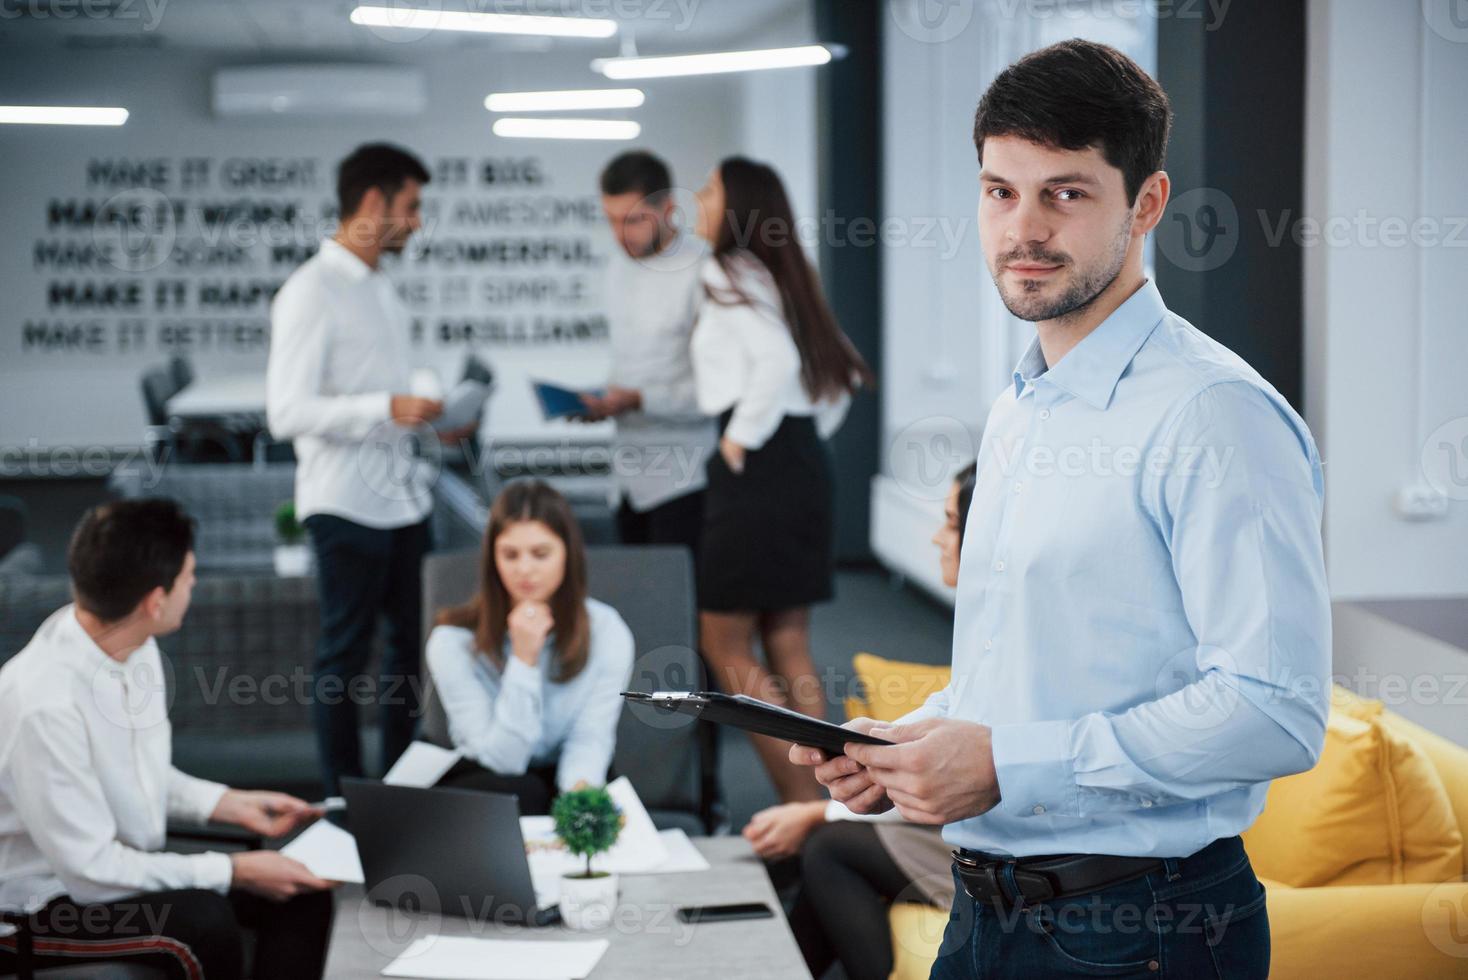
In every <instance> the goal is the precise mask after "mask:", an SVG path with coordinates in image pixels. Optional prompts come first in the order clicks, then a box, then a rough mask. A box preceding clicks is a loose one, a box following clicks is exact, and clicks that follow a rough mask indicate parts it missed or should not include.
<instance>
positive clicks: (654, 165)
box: [601, 150, 673, 201]
mask: <svg viewBox="0 0 1468 980" xmlns="http://www.w3.org/2000/svg"><path fill="white" fill-rule="evenodd" d="M672 189H673V174H672V172H671V171H669V170H668V165H667V164H666V163H664V162H663V161H662V160H660V159H659V158H658V157H655V156H653V155H652V154H651V153H649V152H647V151H646V150H628V151H627V152H626V153H623V154H621V155H620V156H618V157H617V158H616V159H614V160H612V162H611V163H609V164H607V165H606V166H605V167H603V168H602V172H601V192H602V193H603V194H605V195H607V196H608V197H612V196H615V195H617V194H626V193H628V192H629V191H636V192H637V193H638V194H639V195H640V196H642V197H647V198H652V199H653V200H654V201H657V200H660V199H661V198H662V197H663V196H664V195H666V194H667V193H668V191H670V190H672Z"/></svg>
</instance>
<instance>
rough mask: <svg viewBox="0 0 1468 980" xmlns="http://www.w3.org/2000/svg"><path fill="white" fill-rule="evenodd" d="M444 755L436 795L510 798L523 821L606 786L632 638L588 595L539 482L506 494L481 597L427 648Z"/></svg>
mask: <svg viewBox="0 0 1468 980" xmlns="http://www.w3.org/2000/svg"><path fill="white" fill-rule="evenodd" d="M427 658H428V670H429V672H430V673H431V674H432V677H433V685H434V690H435V691H437V692H438V697H439V700H440V701H441V702H442V704H443V707H444V711H445V713H446V714H447V715H448V722H449V735H450V737H451V738H452V739H453V743H454V747H455V748H457V749H459V750H460V751H461V752H463V753H464V759H463V760H462V761H461V762H459V763H458V764H457V765H456V766H455V767H454V769H452V770H451V771H450V772H449V773H448V774H447V775H446V776H444V778H443V779H442V780H441V781H440V784H439V785H443V786H457V787H461V788H470V789H484V790H493V791H496V792H503V793H515V794H516V795H518V796H519V797H520V812H521V813H522V814H534V813H542V814H543V813H548V812H549V810H550V803H551V800H552V799H553V798H554V797H555V795H556V793H557V792H560V791H563V790H568V789H574V788H578V787H580V786H583V785H601V784H603V783H605V782H606V778H607V769H608V767H609V766H610V765H611V761H612V752H613V749H614V748H615V745H616V738H617V719H618V718H619V717H620V716H621V712H622V698H621V696H620V692H622V691H624V690H626V687H627V681H628V680H629V678H630V677H631V676H632V658H633V644H632V633H631V631H630V630H628V628H627V624H626V623H625V622H623V621H622V617H621V616H619V615H618V614H617V611H616V610H615V609H613V608H612V607H611V606H608V605H607V604H606V603H603V602H598V601H597V600H595V599H592V598H589V597H588V596H587V594H586V551H585V548H584V546H583V545H582V541H581V529H580V527H579V526H578V525H577V523H576V518H575V516H574V515H573V514H572V513H571V507H570V505H569V504H568V503H567V502H566V499H565V498H564V497H562V496H561V495H560V494H559V493H558V492H557V491H556V490H554V489H553V488H551V487H550V486H548V485H547V484H545V483H542V482H541V481H539V480H520V481H516V482H513V483H510V484H509V485H507V486H506V487H505V488H504V489H503V490H502V491H501V492H500V495H499V496H498V497H497V498H495V502H494V506H493V507H492V508H491V509H490V515H489V527H488V529H487V530H486V532H485V536H484V553H483V558H482V559H481V564H480V587H479V591H478V592H477V593H476V594H475V596H474V598H473V599H471V600H470V601H469V602H467V603H466V604H464V605H462V606H456V607H454V608H451V609H445V610H443V611H442V612H440V613H439V615H438V625H437V626H435V627H434V630H433V632H432V633H431V634H429V637H428V651H427Z"/></svg>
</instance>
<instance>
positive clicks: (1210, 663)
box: [790, 40, 1331, 980]
mask: <svg viewBox="0 0 1468 980" xmlns="http://www.w3.org/2000/svg"><path fill="white" fill-rule="evenodd" d="M1171 118H1172V112H1171V108H1170V106H1169V104H1168V99H1167V96H1166V95H1165V94H1164V93H1163V91H1162V89H1161V88H1160V87H1159V86H1158V85H1157V83H1156V82H1155V81H1153V80H1152V79H1151V78H1149V77H1148V76H1147V74H1146V73H1145V72H1143V71H1142V69H1141V68H1139V67H1138V66H1137V65H1136V63H1135V62H1133V61H1132V60H1131V59H1129V58H1127V57H1126V55H1124V54H1122V53H1121V52H1119V51H1116V50H1115V49H1113V48H1110V47H1107V46H1105V45H1101V44H1095V43H1092V42H1089V41H1082V40H1071V41H1066V42H1063V43H1060V44H1056V45H1052V46H1051V47H1048V48H1045V49H1043V50H1040V51H1037V52H1035V53H1033V54H1030V55H1027V56H1026V57H1024V58H1022V59H1021V60H1020V61H1018V62H1017V63H1015V64H1014V65H1011V66H1010V67H1009V68H1007V69H1005V70H1004V71H1003V72H1001V73H1000V74H999V76H998V78H996V79H995V81H994V83H993V85H992V86H991V87H990V88H989V90H988V92H987V93H985V95H984V97H983V99H982V100H981V101H980V103H979V108H978V112H977V115H976V118H975V121H974V142H975V145H976V147H977V149H978V156H979V168H980V169H979V174H978V177H979V211H978V215H979V237H980V239H981V241H982V243H983V248H984V256H985V259H986V260H987V262H988V265H989V273H990V275H991V276H992V277H993V279H994V283H995V285H996V286H997V287H998V290H999V295H1000V297H1001V298H1002V299H1003V301H1004V304H1005V306H1006V307H1008V309H1009V311H1010V312H1011V313H1013V314H1014V315H1015V316H1017V317H1019V318H1020V319H1022V320H1026V321H1029V322H1031V323H1034V324H1035V327H1036V337H1035V339H1034V341H1033V342H1032V343H1031V345H1030V347H1029V349H1028V350H1027V351H1026V352H1025V354H1024V355H1023V356H1022V357H1021V358H1020V360H1019V362H1018V364H1016V365H1015V368H1014V372H1013V377H1012V380H1011V382H1010V383H1009V384H1007V385H1005V387H1004V390H1003V391H1002V392H1001V393H1000V395H999V397H998V398H997V399H996V400H995V402H994V403H993V407H992V408H991V409H990V411H989V418H988V422H987V424H986V425H985V427H984V435H983V440H982V442H981V444H980V447H979V458H978V473H977V476H976V482H975V487H974V496H973V504H972V506H971V508H970V510H969V516H968V523H967V526H966V530H965V532H964V545H963V556H962V559H961V563H960V568H959V575H958V593H957V598H956V602H955V614H956V619H955V622H954V634H953V677H952V681H951V683H950V684H949V685H948V687H947V688H945V689H944V690H942V691H940V692H938V693H937V694H934V695H933V696H932V697H930V698H929V699H928V701H927V702H926V703H925V704H924V705H923V706H922V707H921V708H919V709H918V710H917V711H915V712H912V713H911V714H909V715H907V716H906V717H905V718H903V719H901V720H900V721H899V723H898V724H896V725H887V726H879V725H875V724H874V723H873V722H872V721H871V720H870V719H861V720H857V719H853V721H852V722H850V723H848V724H850V725H851V726H852V727H854V728H857V729H859V730H864V731H868V732H870V733H872V734H874V735H878V736H880V737H883V738H885V739H886V740H888V741H890V742H893V743H896V744H893V745H856V744H848V745H847V746H846V754H844V755H842V756H838V757H835V758H831V759H827V758H825V756H824V754H823V753H822V752H821V751H820V750H818V749H811V748H806V747H802V746H795V747H793V748H792V749H791V754H790V758H791V761H793V762H797V763H801V764H805V765H814V766H816V767H817V768H816V775H817V778H818V779H819V780H820V781H821V782H822V783H823V784H825V785H826V786H827V787H829V789H830V791H831V795H832V796H833V797H834V798H836V799H838V800H840V801H842V802H844V803H845V804H846V805H847V806H849V807H850V808H851V809H852V810H855V811H857V812H859V813H873V812H879V811H884V810H889V809H892V808H894V807H895V808H896V809H897V810H898V811H899V812H900V814H901V815H902V816H903V817H904V818H906V819H908V820H911V821H914V822H917V823H926V824H942V825H944V827H943V837H944V839H945V840H946V841H947V842H948V843H950V844H952V845H953V846H954V848H956V851H955V857H954V864H953V872H954V875H955V882H956V884H958V885H959V886H960V887H958V889H957V893H956V897H955V899H954V905H953V911H952V915H951V916H950V917H949V921H948V926H947V931H946V932H945V934H944V937H943V944H942V948H941V950H940V951H939V955H938V959H937V962H936V963H935V964H934V966H933V972H932V977H933V980H971V978H979V977H982V978H985V980H990V978H1029V977H1062V976H1103V975H1104V976H1139V977H1158V978H1162V980H1166V978H1169V977H1177V978H1188V980H1191V978H1194V977H1202V976H1220V977H1228V978H1230V980H1263V978H1264V977H1266V976H1268V974H1269V917H1268V913H1267V910H1266V907H1265V899H1264V889H1263V887H1262V886H1261V885H1260V883H1259V880H1258V878H1256V877H1255V875H1254V871H1253V868H1252V867H1251V866H1250V864H1249V857H1248V855H1247V854H1245V853H1244V848H1243V844H1242V842H1241V841H1240V838H1239V834H1240V832H1241V831H1243V830H1244V829H1246V828H1247V827H1248V826H1249V825H1250V824H1251V823H1253V822H1254V819H1255V818H1256V817H1258V816H1259V813H1260V812H1261V811H1262V810H1263V808H1264V797H1265V794H1266V792H1267V791H1268V789H1269V783H1270V780H1272V779H1276V778H1278V777H1280V776H1287V775H1289V774H1291V773H1296V772H1301V771H1303V770H1306V769H1309V768H1310V767H1311V766H1313V765H1314V764H1315V761H1316V760H1317V759H1318V758H1319V755H1320V751H1321V747H1322V745H1323V743H1324V741H1325V721H1326V709H1327V699H1328V695H1329V690H1330V688H1329V674H1330V649H1331V644H1330V596H1329V590H1328V589H1327V587H1326V581H1325V562H1324V556H1323V554H1322V549H1321V540H1320V518H1321V511H1322V506H1323V500H1324V481H1323V479H1322V470H1321V464H1320V455H1319V453H1318V452H1317V451H1316V448H1315V443H1314V440H1313V439H1312V438H1311V436H1310V430H1309V429H1308V428H1306V426H1305V423H1304V421H1303V420H1302V419H1301V418H1300V417H1299V415H1297V414H1296V413H1295V412H1294V410H1293V409H1292V408H1291V407H1290V405H1289V403H1288V402H1286V401H1285V399H1284V398H1283V397H1282V396H1281V395H1280V394H1279V392H1278V391H1276V390H1275V389H1274V387H1273V386H1271V385H1270V384H1269V382H1267V381H1266V380H1264V378H1262V377H1261V376H1260V375H1259V373H1258V372H1257V371H1255V370H1254V369H1253V368H1252V367H1250V366H1249V365H1248V364H1247V363H1245V362H1244V360H1243V359H1242V358H1240V357H1239V356H1238V355H1237V354H1235V353H1233V352H1232V351H1230V350H1229V349H1228V348H1226V347H1224V346H1223V345H1222V344H1220V343H1218V342H1217V341H1215V340H1213V339H1211V338H1209V337H1207V336H1205V335H1204V334H1203V333H1202V332H1200V331H1199V330H1197V329H1196V328H1195V327H1193V326H1192V325H1191V324H1189V323H1188V322H1187V321H1186V320H1184V319H1182V318H1181V317H1180V316H1178V315H1177V314H1175V313H1173V312H1171V311H1169V310H1168V309H1167V306H1166V305H1165V304H1164V303H1163V300H1162V295H1161V293H1159V292H1158V289H1157V286H1156V284H1155V283H1153V282H1150V281H1149V280H1148V278H1147V275H1146V269H1145V265H1144V263H1143V246H1144V243H1145V240H1146V236H1147V233H1148V232H1150V231H1151V230H1152V229H1154V228H1155V227H1156V226H1157V223H1158V222H1159V221H1161V220H1162V216H1163V213H1164V211H1165V209H1166V207H1167V200H1168V193H1169V181H1168V177H1167V173H1166V172H1165V171H1163V170H1162V163H1163V156H1164V151H1165V149H1166V147H1167V135H1168V130H1169V126H1170V123H1171ZM996 328H997V325H996Z"/></svg>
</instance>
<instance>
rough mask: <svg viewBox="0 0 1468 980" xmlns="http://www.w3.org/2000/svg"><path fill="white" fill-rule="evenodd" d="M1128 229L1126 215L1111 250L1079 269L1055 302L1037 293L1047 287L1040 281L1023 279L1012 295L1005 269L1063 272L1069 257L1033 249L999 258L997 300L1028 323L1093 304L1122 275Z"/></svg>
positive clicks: (996, 275) (995, 282)
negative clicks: (1022, 266) (1018, 265)
mask: <svg viewBox="0 0 1468 980" xmlns="http://www.w3.org/2000/svg"><path fill="white" fill-rule="evenodd" d="M1131 230H1132V219H1131V215H1128V216H1127V220H1126V223H1125V224H1124V225H1122V227H1121V230H1120V231H1119V232H1118V233H1117V235H1116V237H1115V238H1114V239H1112V243H1111V250H1110V251H1109V252H1108V253H1107V254H1106V255H1104V256H1102V258H1101V259H1099V260H1098V261H1097V262H1096V264H1095V265H1093V266H1091V267H1090V268H1089V269H1082V270H1079V271H1078V272H1077V273H1076V274H1075V275H1074V276H1072V278H1071V282H1070V285H1069V286H1067V287H1066V289H1065V290H1064V291H1063V292H1062V293H1061V294H1060V295H1059V296H1057V297H1055V298H1054V299H1046V298H1044V297H1043V296H1041V295H1040V291H1041V290H1042V289H1044V288H1045V286H1046V285H1047V283H1046V281H1045V280H1043V279H1022V280H1021V281H1020V291H1019V292H1011V291H1010V290H1008V289H1006V288H1005V287H1004V267H1005V266H1007V265H1009V264H1011V263H1013V262H1035V263H1044V264H1046V265H1058V266H1060V267H1061V268H1062V269H1064V268H1065V267H1067V266H1069V265H1070V260H1069V257H1068V256H1066V255H1063V254H1055V253H1048V252H1045V251H1043V250H1033V249H1032V250H1030V251H1028V252H1027V251H1025V250H1023V249H1019V250H1016V251H1014V252H1010V253H1008V254H1006V255H1003V256H1001V257H1000V258H999V260H998V265H999V270H1000V271H999V272H998V273H996V274H994V285H995V287H997V288H998V290H999V298H1000V299H1001V300H1003V301H1004V305H1005V307H1006V308H1008V310H1009V312H1010V313H1013V314H1014V315H1015V316H1017V317H1019V318H1020V319H1021V320H1028V321H1030V322H1031V323H1037V322H1040V321H1043V320H1059V319H1063V318H1065V317H1069V316H1073V315H1074V314H1077V313H1079V312H1081V311H1082V310H1084V309H1085V308H1086V307H1088V306H1090V305H1091V304H1092V303H1094V302H1095V301H1096V297H1097V296H1100V295H1101V294H1102V293H1104V292H1106V290H1107V288H1108V287H1109V286H1110V285H1111V284H1112V283H1113V282H1115V281H1116V277H1117V276H1119V275H1121V267H1122V266H1123V265H1125V264H1126V250H1127V245H1128V244H1129V243H1130V240H1131Z"/></svg>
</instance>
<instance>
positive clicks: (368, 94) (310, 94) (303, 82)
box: [213, 65, 428, 118]
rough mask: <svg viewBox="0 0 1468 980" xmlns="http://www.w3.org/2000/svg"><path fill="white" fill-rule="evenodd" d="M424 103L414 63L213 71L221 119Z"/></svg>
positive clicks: (358, 111)
mask: <svg viewBox="0 0 1468 980" xmlns="http://www.w3.org/2000/svg"><path fill="white" fill-rule="evenodd" d="M427 104H428V93H427V88H426V86H425V84H424V80H423V73H422V72H421V71H419V70H418V69H417V68H404V67H400V66H387V65H256V66H251V67H245V68H222V69H220V70H219V71H217V72H215V73H214V91H213V105H214V114H215V115H216V116H221V117H226V118H238V117H261V116H295V117H314V118H321V117H343V116H379V117H381V116H411V115H416V114H417V113H421V112H422V111H423V109H424V108H425V107H426V106H427Z"/></svg>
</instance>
